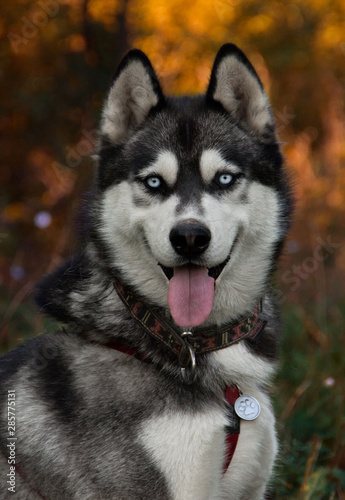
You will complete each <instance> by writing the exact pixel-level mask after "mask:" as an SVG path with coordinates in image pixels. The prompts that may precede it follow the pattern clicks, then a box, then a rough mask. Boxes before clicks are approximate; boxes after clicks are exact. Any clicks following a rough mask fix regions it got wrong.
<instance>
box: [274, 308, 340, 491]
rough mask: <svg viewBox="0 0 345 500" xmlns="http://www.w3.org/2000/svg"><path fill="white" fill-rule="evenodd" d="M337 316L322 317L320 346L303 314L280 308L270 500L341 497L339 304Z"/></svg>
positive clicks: (308, 319)
mask: <svg viewBox="0 0 345 500" xmlns="http://www.w3.org/2000/svg"><path fill="white" fill-rule="evenodd" d="M337 311H338V313H339V314H338V320H337V321H334V320H333V321H332V322H330V321H329V316H326V318H325V319H324V322H323V324H321V325H320V327H322V328H323V333H324V335H325V339H326V340H323V341H322V342H323V343H322V345H320V342H318V341H317V339H318V338H321V337H317V336H315V331H311V330H310V328H309V329H308V328H306V325H308V324H310V318H308V317H307V315H306V313H304V312H303V311H302V309H301V308H300V307H298V306H292V305H290V306H288V307H286V308H285V312H284V322H283V323H284V337H283V341H282V349H281V351H282V364H281V367H280V370H279V373H278V376H277V394H276V396H275V405H276V412H277V416H278V434H279V437H280V442H281V453H280V459H279V461H278V465H277V477H276V479H275V484H274V491H275V494H276V496H274V497H273V498H277V499H281V498H282V499H296V500H297V499H298V500H309V499H310V500H313V499H318V500H330V499H337V498H339V499H340V498H342V497H341V495H343V494H344V493H345V483H344V481H345V471H344V466H345V453H344V449H345V432H344V431H345V411H344V409H345V395H344V391H343V380H344V375H345V373H344V372H345V368H344V363H341V362H339V361H340V360H341V359H343V358H344V356H345V346H344V341H343V330H344V323H345V315H344V307H343V305H341V306H339V307H338V308H337ZM333 313H334V311H333ZM320 327H316V326H315V325H314V329H315V330H316V331H318V329H319V328H320Z"/></svg>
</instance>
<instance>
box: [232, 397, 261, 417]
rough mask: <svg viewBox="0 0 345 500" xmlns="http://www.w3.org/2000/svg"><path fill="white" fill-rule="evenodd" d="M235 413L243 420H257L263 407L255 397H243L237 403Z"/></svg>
mask: <svg viewBox="0 0 345 500" xmlns="http://www.w3.org/2000/svg"><path fill="white" fill-rule="evenodd" d="M235 412H236V413H237V415H238V416H239V417H240V418H242V419H243V420H255V419H256V418H258V416H259V415H260V412H261V406H260V403H259V401H257V400H256V399H255V398H253V396H241V397H239V398H237V399H236V401H235Z"/></svg>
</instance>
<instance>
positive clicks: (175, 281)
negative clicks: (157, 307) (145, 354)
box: [159, 237, 238, 328]
mask: <svg viewBox="0 0 345 500" xmlns="http://www.w3.org/2000/svg"><path fill="white" fill-rule="evenodd" d="M237 240H238V238H237V237H236V238H235V240H234V242H233V244H232V247H231V249H230V253H229V255H228V257H227V258H226V259H225V260H224V261H223V262H221V263H220V264H217V265H216V266H214V267H210V268H207V267H203V266H202V264H201V263H200V264H199V265H198V264H195V263H192V262H187V263H185V264H183V265H181V266H178V267H174V268H172V267H167V266H163V265H162V264H159V265H160V267H161V268H162V270H163V272H164V274H165V276H166V277H167V278H168V280H169V288H168V304H169V308H170V313H171V315H172V317H173V320H174V321H175V323H176V324H177V325H179V326H181V327H183V328H192V327H195V326H199V325H201V324H202V323H204V322H205V321H206V319H207V318H208V316H209V315H210V313H211V311H212V308H213V302H214V294H215V288H216V280H217V279H218V278H219V276H220V275H221V273H222V272H223V270H224V268H225V266H226V265H227V263H228V262H229V261H230V258H231V254H232V251H233V248H234V246H235V244H236V243H237Z"/></svg>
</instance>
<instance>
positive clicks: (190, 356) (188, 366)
mask: <svg viewBox="0 0 345 500" xmlns="http://www.w3.org/2000/svg"><path fill="white" fill-rule="evenodd" d="M189 336H193V334H192V332H183V333H181V338H182V340H183V346H182V349H181V352H180V355H179V359H178V360H179V365H180V370H181V377H182V380H183V382H185V383H186V384H192V383H193V382H194V381H195V379H196V359H195V353H194V350H193V348H192V346H191V345H190V344H189V342H188V339H187V338H186V339H185V338H184V337H189Z"/></svg>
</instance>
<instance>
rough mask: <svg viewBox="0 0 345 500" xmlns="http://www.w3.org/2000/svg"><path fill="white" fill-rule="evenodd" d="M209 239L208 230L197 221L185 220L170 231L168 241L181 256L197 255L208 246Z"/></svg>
mask: <svg viewBox="0 0 345 500" xmlns="http://www.w3.org/2000/svg"><path fill="white" fill-rule="evenodd" d="M210 241H211V232H210V230H209V229H208V228H207V227H206V226H204V225H203V224H200V223H199V222H197V221H193V220H190V221H185V222H181V223H180V224H178V225H177V226H175V227H174V228H173V229H172V230H171V232H170V242H171V244H172V246H173V247H174V249H175V251H176V252H177V253H178V254H179V255H183V257H189V258H190V259H192V258H193V257H199V255H201V254H202V253H203V252H205V250H206V249H207V248H208V246H209V244H210Z"/></svg>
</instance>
